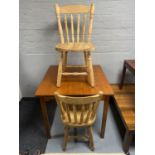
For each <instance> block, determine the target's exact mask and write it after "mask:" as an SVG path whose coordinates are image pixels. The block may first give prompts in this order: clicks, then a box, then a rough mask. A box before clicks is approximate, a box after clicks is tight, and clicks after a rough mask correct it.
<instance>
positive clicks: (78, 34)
mask: <svg viewBox="0 0 155 155" xmlns="http://www.w3.org/2000/svg"><path fill="white" fill-rule="evenodd" d="M79 40H80V15H78V16H77V43H78V42H79Z"/></svg>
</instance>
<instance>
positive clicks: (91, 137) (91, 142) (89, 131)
mask: <svg viewBox="0 0 155 155" xmlns="http://www.w3.org/2000/svg"><path fill="white" fill-rule="evenodd" d="M88 133H89V136H88V137H89V147H90V149H91V150H92V151H94V140H93V129H92V127H88Z"/></svg>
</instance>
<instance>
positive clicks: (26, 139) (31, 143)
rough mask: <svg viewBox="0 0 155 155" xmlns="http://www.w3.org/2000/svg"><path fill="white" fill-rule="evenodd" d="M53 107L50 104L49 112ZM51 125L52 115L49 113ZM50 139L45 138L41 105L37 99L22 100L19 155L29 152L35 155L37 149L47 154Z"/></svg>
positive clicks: (20, 106) (20, 105) (20, 107)
mask: <svg viewBox="0 0 155 155" xmlns="http://www.w3.org/2000/svg"><path fill="white" fill-rule="evenodd" d="M51 109H52V106H51V104H50V103H49V104H48V110H49V111H51ZM49 118H50V120H49V121H50V124H51V123H52V119H51V118H52V115H51V113H50V112H49ZM47 141H48V139H47V138H46V137H45V134H44V128H43V121H42V117H41V112H40V104H39V101H38V100H37V99H29V100H24V99H23V100H22V101H21V102H20V104H19V153H23V152H25V151H27V150H28V151H29V153H30V155H33V154H34V152H35V150H36V149H39V150H40V151H41V153H44V152H45V148H46V145H47Z"/></svg>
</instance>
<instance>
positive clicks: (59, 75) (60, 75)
mask: <svg viewBox="0 0 155 155" xmlns="http://www.w3.org/2000/svg"><path fill="white" fill-rule="evenodd" d="M62 67H63V53H62V52H61V56H60V61H59V66H58V74H57V87H60V85H61V79H62V69H63V68H62Z"/></svg>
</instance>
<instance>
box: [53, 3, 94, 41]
mask: <svg viewBox="0 0 155 155" xmlns="http://www.w3.org/2000/svg"><path fill="white" fill-rule="evenodd" d="M55 10H56V16H57V22H58V31H59V35H60V42H61V43H66V42H67V43H69V42H73V43H74V42H84V41H85V40H86V39H87V40H86V41H87V42H90V41H91V33H92V25H93V17H94V10H95V6H94V3H91V5H90V6H87V5H64V6H59V5H58V4H56V5H55ZM88 14H89V19H87V17H88ZM75 21H76V22H75ZM87 27H88V28H87ZM75 28H76V30H75ZM80 28H81V29H82V30H80ZM86 28H87V34H86ZM86 37H87V38H86ZM85 38H86V39H85Z"/></svg>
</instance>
